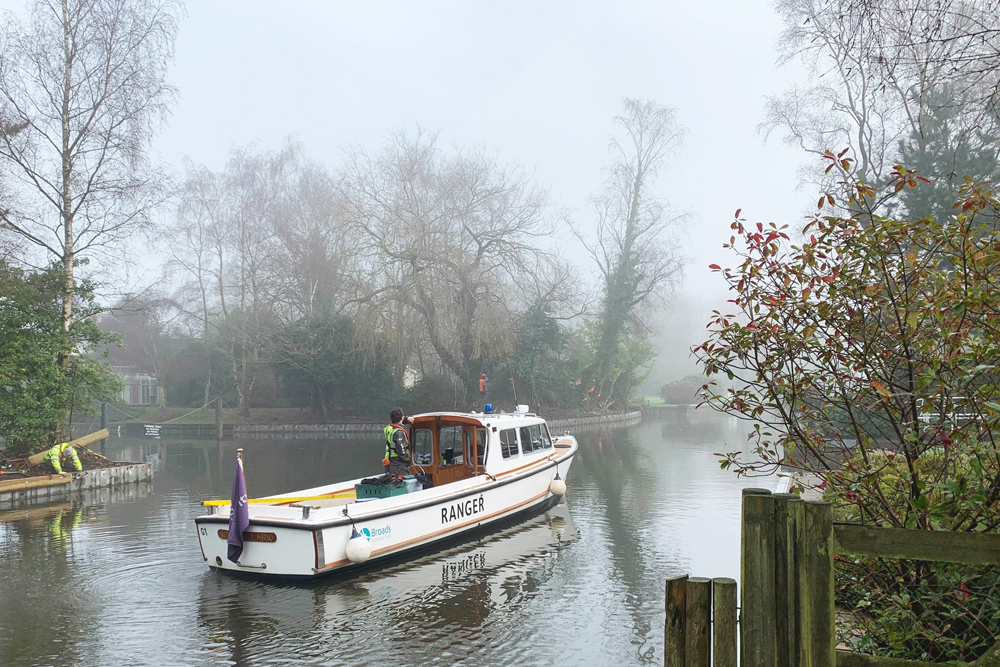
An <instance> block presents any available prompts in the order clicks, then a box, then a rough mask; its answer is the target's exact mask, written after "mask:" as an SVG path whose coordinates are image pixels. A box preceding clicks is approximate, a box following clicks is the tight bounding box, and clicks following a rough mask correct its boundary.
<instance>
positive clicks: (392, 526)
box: [195, 441, 577, 578]
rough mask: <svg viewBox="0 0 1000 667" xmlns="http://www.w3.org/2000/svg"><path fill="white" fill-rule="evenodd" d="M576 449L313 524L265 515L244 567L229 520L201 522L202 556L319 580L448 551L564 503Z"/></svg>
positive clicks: (319, 516)
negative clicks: (558, 487)
mask: <svg viewBox="0 0 1000 667" xmlns="http://www.w3.org/2000/svg"><path fill="white" fill-rule="evenodd" d="M576 447H577V445H576V442H575V441H573V444H572V447H571V448H569V449H568V451H567V450H566V449H564V450H563V451H559V452H557V454H555V455H553V456H550V457H547V458H543V459H539V460H537V461H535V462H534V463H532V464H530V465H528V466H526V470H523V471H514V472H513V474H509V475H507V476H505V477H503V476H497V477H490V476H486V475H483V476H481V477H480V478H477V479H476V480H475V481H473V482H472V483H470V484H464V485H463V484H458V485H446V486H444V487H441V488H439V489H427V490H424V491H420V492H417V493H413V494H406V495H405V496H399V497H396V498H394V499H391V500H390V499H387V500H382V501H375V502H370V503H352V504H348V505H344V506H342V507H337V508H334V509H330V510H325V511H323V512H313V513H312V514H311V516H310V517H309V518H308V519H306V518H302V519H298V520H290V519H289V518H288V516H287V512H285V513H284V515H282V513H281V512H277V511H275V512H274V514H275V516H271V517H269V516H268V513H267V510H266V509H264V508H261V509H258V511H257V513H256V514H255V515H252V516H251V519H250V525H249V527H248V528H247V530H246V531H244V543H243V547H244V550H243V553H242V555H241V556H240V559H239V563H233V562H231V561H230V560H229V559H228V558H227V538H228V516H218V515H209V516H204V517H198V518H197V519H196V520H195V522H196V527H197V529H198V539H199V542H200V544H201V549H202V555H203V557H204V559H205V560H206V561H207V563H208V564H209V566H210V567H211V568H212V569H218V570H220V571H225V572H240V573H252V574H257V575H266V576H277V577H291V578H313V577H318V576H324V575H328V574H333V573H338V572H347V571H349V570H354V569H357V568H360V567H368V566H371V565H373V564H376V563H383V562H386V561H388V560H390V559H394V558H398V557H400V556H402V555H404V554H408V553H411V552H414V551H418V550H425V549H430V548H435V547H438V546H443V545H444V544H446V543H453V542H455V541H458V540H460V539H466V538H468V537H471V535H472V534H473V533H477V532H483V531H484V530H490V529H493V528H498V527H500V526H501V525H504V524H509V523H510V521H511V520H513V519H514V518H516V517H521V516H525V515H527V514H530V513H533V512H535V511H540V510H542V509H544V508H546V507H550V506H552V505H554V504H555V503H557V502H558V501H559V500H560V498H559V496H555V495H553V494H552V492H551V491H550V484H551V482H552V480H553V478H554V477H555V476H556V474H559V475H560V476H561V477H565V475H566V474H567V473H568V471H569V467H570V464H571V463H572V459H573V457H574V455H575V454H576ZM450 486H455V487H456V488H455V489H453V490H451V489H449V488H448V487H450ZM400 499H403V500H400ZM355 531H357V533H358V534H359V535H362V536H364V539H366V540H367V541H368V546H369V547H370V551H371V555H370V557H369V558H368V559H366V560H365V561H363V562H359V563H356V562H352V561H351V560H350V559H348V557H347V543H348V540H350V539H351V538H352V535H354V532H355Z"/></svg>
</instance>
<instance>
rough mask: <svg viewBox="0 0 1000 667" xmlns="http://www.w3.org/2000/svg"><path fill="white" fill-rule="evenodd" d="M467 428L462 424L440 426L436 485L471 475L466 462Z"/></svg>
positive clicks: (435, 475)
mask: <svg viewBox="0 0 1000 667" xmlns="http://www.w3.org/2000/svg"><path fill="white" fill-rule="evenodd" d="M465 428H466V427H463V426H460V425H455V426H441V427H440V428H438V437H437V471H436V472H435V474H434V485H435V486H440V485H441V484H448V483H449V482H457V481H458V480H460V479H465V478H466V477H469V470H468V467H467V465H466V462H465V445H464V443H465V436H464V431H465Z"/></svg>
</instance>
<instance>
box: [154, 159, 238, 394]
mask: <svg viewBox="0 0 1000 667" xmlns="http://www.w3.org/2000/svg"><path fill="white" fill-rule="evenodd" d="M220 198H221V193H220V192H219V178H218V177H217V176H216V175H215V174H213V173H212V172H211V171H209V170H208V169H207V168H205V167H204V166H201V167H196V166H195V165H194V164H193V163H191V162H190V161H188V162H187V165H186V177H185V180H184V183H183V185H182V186H181V188H180V191H179V193H178V196H177V207H176V210H175V219H174V224H172V225H170V226H168V227H166V228H165V229H164V230H163V231H162V232H161V234H160V237H159V238H160V240H161V241H162V243H161V245H162V247H163V248H164V250H165V251H166V253H167V257H168V260H167V263H166V265H165V270H166V272H167V275H168V277H175V276H178V275H179V276H180V285H179V292H178V294H177V295H175V297H174V301H175V303H177V304H179V306H180V307H181V308H182V309H183V312H184V314H185V315H186V316H188V317H189V318H193V319H194V320H195V321H196V322H197V325H198V329H199V331H200V334H201V339H202V344H203V347H204V353H205V370H206V376H205V394H204V399H203V402H202V405H208V402H209V401H210V400H211V392H212V363H211V362H212V356H211V336H210V333H211V325H212V321H213V318H214V317H215V316H216V314H217V313H218V305H217V301H216V298H215V296H216V293H215V286H217V285H219V284H220V281H221V280H222V275H223V274H222V266H221V264H220V262H221V261H222V260H221V257H220V256H219V253H218V251H219V243H218V241H219V239H220V229H219V227H220V216H221V210H220V207H221V201H220ZM223 293H224V289H223Z"/></svg>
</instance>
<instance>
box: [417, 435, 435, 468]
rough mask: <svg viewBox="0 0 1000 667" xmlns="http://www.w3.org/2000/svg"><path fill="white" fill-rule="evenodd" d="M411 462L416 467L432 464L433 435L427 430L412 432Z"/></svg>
mask: <svg viewBox="0 0 1000 667" xmlns="http://www.w3.org/2000/svg"><path fill="white" fill-rule="evenodd" d="M413 462H414V463H416V464H417V465H430V464H431V463H433V462H434V435H433V434H432V433H431V432H430V430H429V429H426V428H420V429H417V430H415V431H414V432H413Z"/></svg>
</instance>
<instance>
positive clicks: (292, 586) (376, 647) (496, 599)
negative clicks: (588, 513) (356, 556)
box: [199, 501, 577, 664]
mask: <svg viewBox="0 0 1000 667" xmlns="http://www.w3.org/2000/svg"><path fill="white" fill-rule="evenodd" d="M576 540H577V532H576V529H575V528H574V526H573V522H572V520H571V519H570V515H569V511H568V509H567V503H566V502H565V501H564V502H562V503H560V504H559V505H556V506H554V507H552V508H549V509H548V510H545V511H543V512H542V513H540V514H536V515H534V516H532V517H530V518H528V519H527V520H522V521H521V522H520V523H518V524H517V525H513V526H509V527H504V528H500V529H498V530H496V531H494V532H490V533H488V534H486V535H482V536H479V537H477V538H476V539H472V540H469V541H466V542H464V543H462V544H460V545H457V546H452V547H447V548H444V549H441V550H437V551H434V552H431V553H427V554H424V555H419V556H416V557H414V558H413V559H412V560H403V561H393V562H390V563H389V564H387V565H384V566H381V567H374V568H371V569H368V570H366V571H363V572H361V573H358V574H355V575H353V576H349V577H346V576H345V577H342V578H338V577H336V576H335V577H333V578H328V579H321V580H315V581H307V582H301V583H290V582H276V581H261V580H257V579H246V578H234V577H218V576H208V575H206V576H205V577H204V579H203V582H202V588H201V595H200V605H199V617H200V622H201V625H202V629H203V631H204V633H205V636H206V637H207V638H209V642H208V643H207V645H206V646H205V650H206V651H207V652H208V654H209V655H208V656H205V657H207V658H209V659H210V660H213V661H219V662H223V661H233V662H235V663H236V664H242V663H243V661H244V660H246V659H247V658H249V657H251V656H254V655H258V656H259V655H281V654H282V651H281V650H280V647H281V646H282V645H283V644H284V645H285V646H286V647H287V646H288V644H287V643H288V642H291V643H292V644H294V646H295V649H294V651H292V652H293V653H294V654H295V655H296V656H297V658H298V659H299V660H302V661H303V662H308V661H310V659H320V658H322V659H323V664H359V663H360V662H362V661H364V662H370V661H372V660H373V659H375V658H384V659H386V660H388V659H389V658H390V657H391V656H392V654H393V653H394V652H398V651H407V650H417V649H418V648H419V650H420V651H421V652H424V653H426V652H427V651H428V649H429V648H430V649H431V650H432V651H439V654H440V655H442V658H443V659H444V660H445V661H446V662H447V663H448V664H452V663H455V662H461V661H462V659H463V658H466V657H468V658H469V659H471V655H472V654H477V655H478V654H479V653H480V652H482V651H486V650H487V647H488V645H490V644H492V643H493V641H492V640H491V638H490V637H489V636H487V635H488V633H489V632H491V631H490V630H488V628H489V627H492V626H495V625H497V619H496V618H492V617H494V616H496V615H501V616H502V617H508V616H509V617H510V622H511V623H515V622H516V620H515V619H516V618H517V617H518V615H519V614H521V615H523V614H524V613H525V611H524V609H523V607H524V605H525V604H526V603H527V602H528V601H530V600H531V599H532V598H534V596H535V595H536V594H537V593H538V592H539V590H540V588H541V586H542V585H543V584H544V583H546V582H547V581H548V580H549V578H550V577H551V574H552V572H553V570H554V566H555V563H556V562H557V561H558V559H559V558H560V555H561V554H560V552H561V550H562V548H563V547H565V546H566V545H568V544H571V543H572V542H574V541H576ZM488 618H490V619H491V622H490V623H486V622H485V621H486V620H487V619H488ZM500 625H501V626H503V623H502V622H501V623H500ZM492 632H496V630H495V629H493V630H492ZM460 637H461V638H462V639H463V640H464V641H465V642H471V643H467V644H465V645H463V646H457V645H455V642H456V640H457V639H459V638H460ZM477 637H480V638H481V640H480V641H477ZM429 645H430V646H429ZM362 647H363V648H362ZM359 651H361V653H359ZM470 652H471V653H470ZM449 653H450V654H451V657H450V658H449V657H448V655H449ZM482 658H483V659H485V658H487V655H486V654H485V653H482ZM487 661H488V660H487ZM397 662H399V661H398V660H397ZM473 662H479V663H480V664H484V663H482V662H481V661H479V660H474V661H473Z"/></svg>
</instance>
